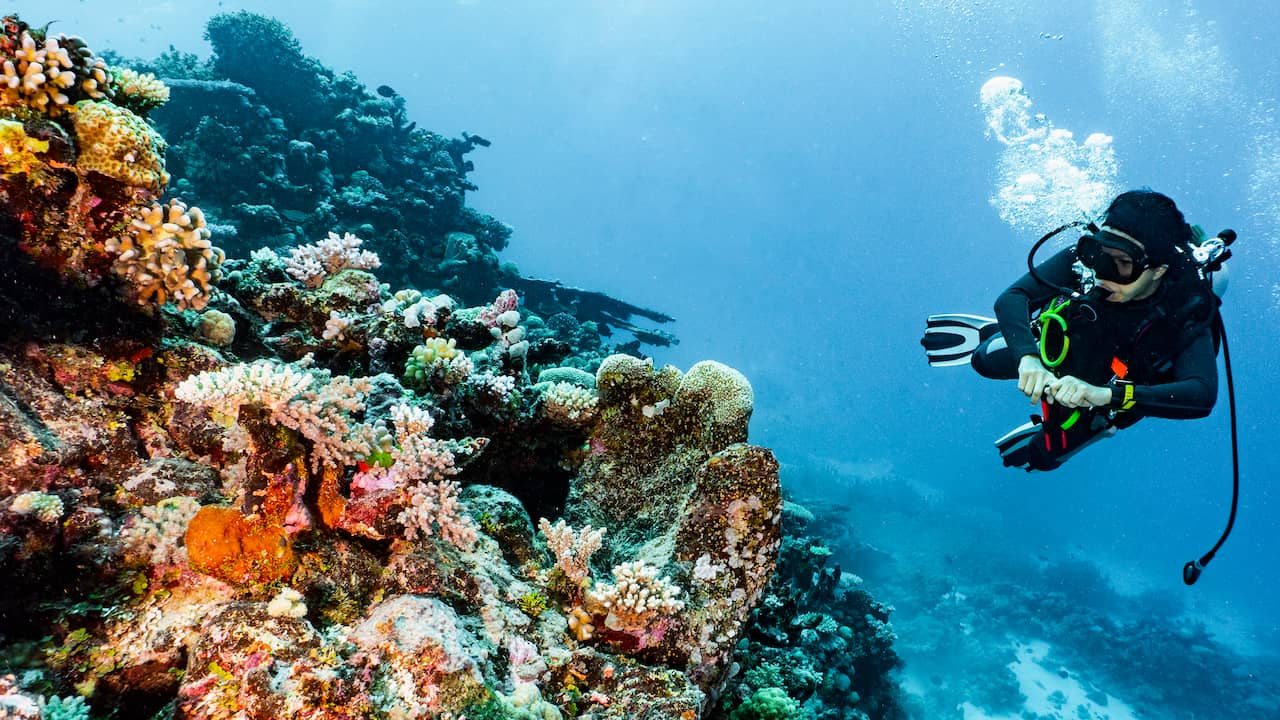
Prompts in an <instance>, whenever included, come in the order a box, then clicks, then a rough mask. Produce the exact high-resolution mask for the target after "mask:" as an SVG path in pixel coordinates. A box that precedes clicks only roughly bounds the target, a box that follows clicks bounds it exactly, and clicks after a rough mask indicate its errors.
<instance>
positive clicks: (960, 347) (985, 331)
mask: <svg viewBox="0 0 1280 720" xmlns="http://www.w3.org/2000/svg"><path fill="white" fill-rule="evenodd" d="M998 332H1000V325H999V324H998V323H996V321H995V320H994V319H993V318H989V317H982V316H981V315H967V314H965V313H944V314H941V315H930V316H929V320H928V324H927V326H926V327H925V330H924V337H923V338H921V339H920V344H921V345H923V346H924V349H925V353H926V354H927V355H928V357H929V364H930V365H932V366H933V367H950V366H952V365H965V364H968V362H969V356H970V355H973V352H974V351H975V350H977V349H978V346H979V345H981V344H982V341H983V340H986V339H987V338H989V337H991V336H992V335H995V334H996V333H998Z"/></svg>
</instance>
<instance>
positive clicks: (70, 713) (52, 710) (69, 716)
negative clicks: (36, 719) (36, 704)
mask: <svg viewBox="0 0 1280 720" xmlns="http://www.w3.org/2000/svg"><path fill="white" fill-rule="evenodd" d="M41 717H42V718H44V720H88V718H89V706H88V705H86V704H85V702H84V698H82V697H78V696H72V697H67V698H60V697H56V696H55V697H52V698H49V702H47V703H45V706H44V713H43V714H42V715H41Z"/></svg>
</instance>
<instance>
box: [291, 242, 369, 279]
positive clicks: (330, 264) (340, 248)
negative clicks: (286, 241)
mask: <svg viewBox="0 0 1280 720" xmlns="http://www.w3.org/2000/svg"><path fill="white" fill-rule="evenodd" d="M363 242H364V241H363V240H361V239H360V238H358V237H356V236H355V235H352V234H351V233H346V234H345V235H342V236H341V237H339V236H338V234H337V233H334V232H330V233H329V236H328V237H326V238H325V239H323V240H321V241H320V242H318V243H313V244H310V245H300V246H298V247H295V248H289V257H288V258H286V259H285V261H284V264H285V267H286V268H287V270H288V273H289V274H290V275H292V276H293V277H294V278H296V279H298V280H300V281H301V282H302V284H303V285H306V286H307V287H320V285H322V284H323V283H324V281H325V278H327V277H329V276H330V275H333V274H335V273H337V272H339V271H342V270H346V269H348V268H355V269H357V270H372V269H373V268H377V267H381V266H382V261H381V260H379V259H378V256H377V255H375V254H374V253H372V252H369V251H368V250H361V249H360V244H361V243H363Z"/></svg>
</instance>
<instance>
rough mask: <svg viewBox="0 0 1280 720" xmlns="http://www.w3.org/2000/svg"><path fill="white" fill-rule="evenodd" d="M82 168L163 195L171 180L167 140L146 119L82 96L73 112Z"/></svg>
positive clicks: (78, 163) (109, 104)
mask: <svg viewBox="0 0 1280 720" xmlns="http://www.w3.org/2000/svg"><path fill="white" fill-rule="evenodd" d="M73 120H74V123H75V131H76V140H77V143H78V145H79V148H80V157H79V158H78V159H77V161H76V163H77V165H79V166H80V168H81V169H82V170H92V171H95V172H98V173H101V174H103V175H106V176H107V177H109V178H112V179H114V180H118V181H120V182H122V183H124V184H126V185H133V186H135V187H140V188H145V189H147V190H150V191H151V192H153V193H155V194H157V195H159V194H160V193H161V192H163V191H164V187H165V185H167V184H168V183H169V173H167V172H165V169H164V153H165V149H166V147H167V146H166V144H165V141H164V138H162V137H161V136H160V134H159V133H157V132H156V131H155V130H153V129H151V126H150V125H148V124H147V123H146V121H145V120H143V119H142V118H140V117H138V116H137V115H134V114H133V113H131V112H129V111H128V110H126V109H124V108H122V107H116V106H115V105H112V104H111V103H106V102H94V101H92V100H82V101H80V102H78V103H76V104H75V110H74V115H73Z"/></svg>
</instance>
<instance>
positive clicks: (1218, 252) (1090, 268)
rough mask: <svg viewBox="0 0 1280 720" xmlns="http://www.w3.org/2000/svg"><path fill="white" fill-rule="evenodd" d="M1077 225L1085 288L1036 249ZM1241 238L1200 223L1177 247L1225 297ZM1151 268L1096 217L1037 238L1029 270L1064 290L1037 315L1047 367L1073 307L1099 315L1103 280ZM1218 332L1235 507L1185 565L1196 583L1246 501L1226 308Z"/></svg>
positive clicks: (1053, 364)
mask: <svg viewBox="0 0 1280 720" xmlns="http://www.w3.org/2000/svg"><path fill="white" fill-rule="evenodd" d="M1075 227H1082V228H1085V229H1086V230H1087V232H1086V233H1085V234H1084V235H1082V236H1081V237H1080V239H1079V240H1078V241H1077V243H1076V262H1075V265H1074V266H1073V270H1075V272H1076V275H1077V276H1078V277H1079V278H1080V289H1074V288H1069V287H1064V286H1061V285H1057V284H1056V283H1051V282H1048V281H1047V280H1045V279H1044V278H1043V277H1041V275H1040V274H1039V273H1038V272H1037V271H1036V266H1035V255H1036V251H1038V250H1039V249H1040V248H1041V247H1042V246H1043V245H1044V244H1045V243H1047V242H1048V241H1049V240H1050V239H1052V238H1053V237H1055V236H1057V235H1058V234H1060V233H1062V232H1065V231H1066V230H1069V229H1071V228H1075ZM1236 237H1237V236H1236V232H1235V231H1234V230H1231V229H1227V230H1223V231H1222V232H1220V233H1218V234H1217V236H1215V237H1212V238H1210V237H1207V236H1206V233H1205V232H1204V230H1203V229H1202V228H1201V227H1200V226H1199V225H1194V226H1191V242H1190V243H1187V244H1186V245H1185V246H1179V247H1178V248H1177V252H1179V253H1183V254H1185V255H1186V257H1187V259H1188V260H1189V261H1190V264H1191V265H1192V266H1193V267H1194V269H1195V272H1196V273H1197V275H1198V277H1199V279H1200V280H1201V281H1202V282H1204V283H1206V284H1208V285H1209V287H1210V288H1211V289H1212V291H1213V293H1214V295H1215V296H1217V297H1218V298H1221V297H1222V294H1223V293H1224V292H1225V291H1226V286H1227V273H1226V266H1225V265H1224V263H1225V262H1226V261H1227V260H1228V259H1230V258H1231V249H1230V245H1231V244H1232V243H1234V242H1235V241H1236ZM1107 247H1112V248H1116V249H1119V250H1121V251H1122V252H1123V253H1124V255H1127V257H1128V259H1129V260H1130V261H1131V262H1127V263H1126V262H1124V261H1123V260H1120V259H1118V258H1117V257H1116V256H1114V255H1111V254H1108V253H1107V252H1106V251H1105V249H1104V248H1107ZM1147 267H1150V264H1149V260H1148V258H1147V257H1146V253H1145V252H1144V251H1143V250H1142V246H1141V245H1140V244H1138V243H1136V242H1135V241H1134V240H1133V238H1132V237H1130V236H1128V235H1127V234H1125V233H1123V232H1121V231H1118V230H1116V229H1115V228H1111V227H1109V226H1107V225H1106V224H1105V223H1104V224H1102V225H1098V224H1096V223H1094V222H1091V221H1076V222H1072V223H1068V224H1066V225H1063V226H1061V227H1058V228H1057V229H1054V230H1051V231H1050V232H1048V233H1046V234H1045V235H1044V236H1042V237H1041V238H1040V239H1039V240H1037V241H1036V243H1035V244H1034V245H1032V246H1031V250H1030V251H1029V252H1028V253H1027V269H1028V271H1029V272H1030V273H1031V276H1032V277H1033V278H1035V280H1036V282H1039V283H1040V284H1042V285H1045V286H1046V287H1051V288H1054V289H1056V290H1058V291H1059V292H1060V293H1061V296H1060V297H1058V298H1057V299H1055V300H1054V301H1053V302H1052V303H1051V304H1050V305H1049V306H1048V307H1046V308H1045V309H1044V310H1043V311H1041V313H1040V314H1039V316H1037V322H1038V323H1039V325H1040V357H1041V361H1042V362H1044V364H1045V367H1047V368H1049V369H1050V370H1055V369H1056V368H1058V367H1059V366H1060V365H1061V364H1062V363H1063V361H1064V360H1065V359H1066V357H1067V351H1068V349H1069V348H1070V338H1069V337H1068V334H1067V332H1068V320H1067V317H1068V316H1067V315H1066V311H1067V310H1068V308H1070V309H1071V313H1072V315H1073V316H1075V317H1080V316H1081V313H1083V314H1084V316H1085V317H1088V316H1092V317H1093V318H1094V319H1096V318H1097V315H1098V311H1097V308H1096V307H1095V302H1096V301H1095V300H1094V299H1093V298H1091V297H1089V294H1090V293H1091V292H1092V291H1093V289H1094V288H1095V287H1096V286H1097V281H1098V279H1103V280H1108V281H1111V282H1120V283H1122V284H1128V283H1130V282H1133V280H1134V279H1136V278H1137V276H1138V275H1139V274H1141V273H1142V272H1143V270H1145V269H1146V268H1147ZM1073 306H1074V307H1073ZM1055 330H1056V332H1055ZM1212 332H1214V333H1216V335H1217V338H1215V339H1219V340H1220V341H1221V346H1222V357H1223V365H1224V367H1225V369H1226V377H1227V399H1228V402H1229V406H1230V417H1231V475H1232V488H1231V511H1230V514H1229V515H1228V517H1227V525H1226V528H1225V529H1224V530H1223V531H1222V535H1221V536H1220V537H1219V538H1218V541H1217V542H1216V543H1215V544H1214V546H1213V548H1211V549H1210V550H1209V551H1208V552H1207V553H1205V554H1204V555H1201V556H1200V557H1199V558H1197V559H1195V560H1190V561H1188V562H1187V563H1186V564H1185V565H1183V567H1182V581H1183V582H1184V583H1185V584H1187V585H1194V584H1195V582H1196V581H1197V580H1199V579H1200V574H1201V573H1202V572H1203V571H1204V568H1205V566H1207V565H1208V564H1209V562H1210V561H1212V560H1213V558H1214V557H1215V556H1216V555H1217V553H1218V550H1219V549H1221V547H1222V545H1223V543H1225V542H1226V541H1227V537H1228V536H1230V535H1231V530H1232V528H1234V527H1235V521H1236V511H1237V509H1238V508H1239V503H1240V451H1239V432H1238V428H1237V424H1236V393H1235V382H1234V379H1233V377H1232V374H1231V350H1230V346H1229V345H1228V344H1227V331H1226V327H1225V325H1224V324H1223V321H1222V315H1221V313H1217V312H1215V313H1213V326H1212ZM1055 371H1056V370H1055ZM1080 415H1081V411H1080V410H1079V409H1076V410H1075V411H1074V412H1073V413H1072V414H1071V415H1070V416H1069V417H1068V418H1067V419H1066V420H1065V421H1063V423H1062V425H1063V429H1064V432H1065V430H1068V429H1070V426H1072V425H1074V424H1075V423H1076V422H1077V421H1078V420H1079V419H1080Z"/></svg>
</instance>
